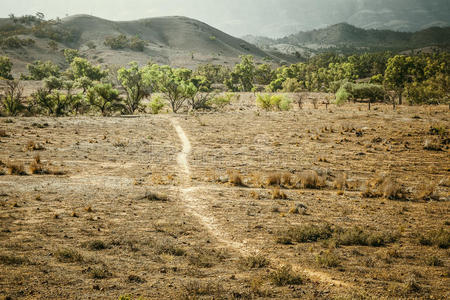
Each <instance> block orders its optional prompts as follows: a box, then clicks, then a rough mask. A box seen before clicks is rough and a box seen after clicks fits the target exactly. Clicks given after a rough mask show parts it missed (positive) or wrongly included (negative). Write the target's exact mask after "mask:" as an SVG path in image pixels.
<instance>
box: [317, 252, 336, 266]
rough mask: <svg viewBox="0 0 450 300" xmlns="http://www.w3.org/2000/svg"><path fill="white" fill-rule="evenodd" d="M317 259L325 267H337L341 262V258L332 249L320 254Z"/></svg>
mask: <svg viewBox="0 0 450 300" xmlns="http://www.w3.org/2000/svg"><path fill="white" fill-rule="evenodd" d="M316 261H317V263H318V264H319V265H320V266H322V267H325V268H336V267H339V265H340V264H341V258H340V257H339V256H338V255H337V254H336V253H334V252H333V251H331V250H327V251H325V252H322V253H320V254H318V255H317V256H316Z"/></svg>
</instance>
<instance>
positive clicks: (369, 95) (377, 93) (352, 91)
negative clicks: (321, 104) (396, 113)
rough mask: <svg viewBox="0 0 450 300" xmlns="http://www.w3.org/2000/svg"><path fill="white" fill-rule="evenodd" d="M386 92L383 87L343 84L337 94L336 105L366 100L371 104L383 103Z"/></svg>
mask: <svg viewBox="0 0 450 300" xmlns="http://www.w3.org/2000/svg"><path fill="white" fill-rule="evenodd" d="M385 96H386V92H385V91H384V88H383V86H381V85H376V84H370V83H351V82H347V83H345V84H343V85H342V86H341V87H340V89H339V90H338V91H337V93H336V104H338V105H341V104H343V103H344V102H346V101H348V100H354V101H357V100H365V99H368V100H369V101H370V102H374V101H383V100H384V99H385Z"/></svg>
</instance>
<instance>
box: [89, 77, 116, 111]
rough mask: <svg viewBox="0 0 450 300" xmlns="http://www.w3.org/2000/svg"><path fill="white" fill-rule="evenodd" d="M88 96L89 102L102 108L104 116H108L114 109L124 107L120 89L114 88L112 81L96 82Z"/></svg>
mask: <svg viewBox="0 0 450 300" xmlns="http://www.w3.org/2000/svg"><path fill="white" fill-rule="evenodd" d="M86 97H87V99H88V101H89V104H90V105H91V106H92V107H95V108H97V109H98V110H100V112H101V114H102V115H103V116H108V115H110V114H111V113H113V112H114V111H117V110H119V109H121V108H123V104H122V99H121V98H120V97H119V91H118V90H116V89H113V87H112V86H111V84H110V83H99V84H96V85H95V86H93V87H91V88H90V89H89V90H88V92H87V96H86Z"/></svg>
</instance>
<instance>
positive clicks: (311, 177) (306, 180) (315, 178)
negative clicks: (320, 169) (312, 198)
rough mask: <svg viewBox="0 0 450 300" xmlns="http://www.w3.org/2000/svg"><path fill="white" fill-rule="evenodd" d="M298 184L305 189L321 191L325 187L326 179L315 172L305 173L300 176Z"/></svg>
mask: <svg viewBox="0 0 450 300" xmlns="http://www.w3.org/2000/svg"><path fill="white" fill-rule="evenodd" d="M297 182H298V183H299V184H300V186H301V187H302V188H304V189H321V188H323V187H325V179H324V178H322V177H320V176H319V174H318V173H317V172H316V171H314V170H308V171H303V172H301V173H300V175H298V178H297Z"/></svg>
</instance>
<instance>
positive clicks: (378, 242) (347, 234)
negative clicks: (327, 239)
mask: <svg viewBox="0 0 450 300" xmlns="http://www.w3.org/2000/svg"><path fill="white" fill-rule="evenodd" d="M334 239H335V241H336V244H338V245H343V246H355V245H359V246H371V247H381V246H385V245H386V244H388V243H393V242H395V241H396V239H397V237H396V236H395V235H394V234H392V233H389V232H369V231H365V230H363V229H361V228H358V227H352V228H348V229H344V230H342V229H340V230H336V232H335V234H334Z"/></svg>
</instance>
